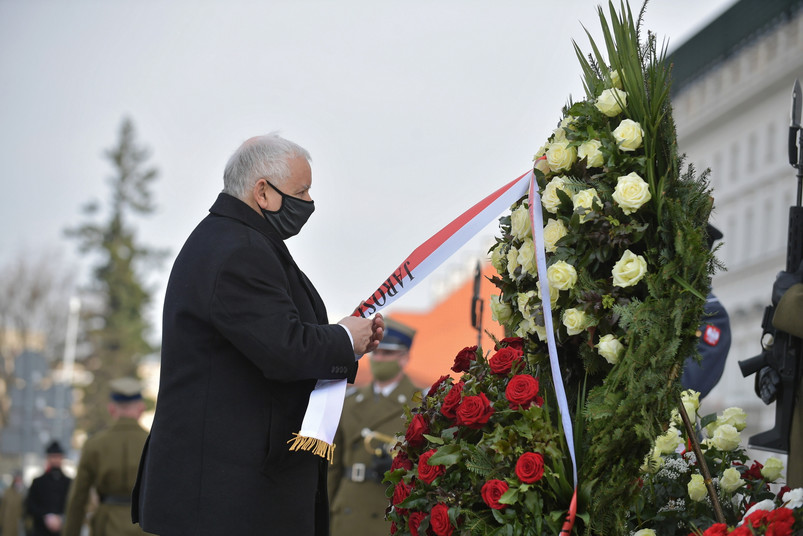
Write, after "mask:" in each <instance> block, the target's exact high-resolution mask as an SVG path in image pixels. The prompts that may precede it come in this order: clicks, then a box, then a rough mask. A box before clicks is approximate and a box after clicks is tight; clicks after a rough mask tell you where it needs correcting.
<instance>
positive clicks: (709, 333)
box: [703, 324, 720, 346]
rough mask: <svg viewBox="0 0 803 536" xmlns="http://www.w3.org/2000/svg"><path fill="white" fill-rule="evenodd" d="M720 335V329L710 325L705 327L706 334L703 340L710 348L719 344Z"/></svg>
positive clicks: (704, 333)
mask: <svg viewBox="0 0 803 536" xmlns="http://www.w3.org/2000/svg"><path fill="white" fill-rule="evenodd" d="M719 335H720V330H719V328H718V327H716V326H712V325H711V324H708V325H706V326H705V332H703V340H704V341H705V342H706V343H707V344H708V345H709V346H716V345H717V343H719Z"/></svg>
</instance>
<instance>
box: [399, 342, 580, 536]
mask: <svg viewBox="0 0 803 536" xmlns="http://www.w3.org/2000/svg"><path fill="white" fill-rule="evenodd" d="M452 370H453V371H454V372H457V373H460V374H461V376H460V379H459V380H458V381H455V380H454V379H453V378H452V377H451V376H443V377H441V378H440V380H439V381H438V382H436V383H435V385H433V386H432V388H430V390H429V392H428V393H427V394H426V395H425V396H424V398H423V400H422V401H421V404H420V406H418V407H417V408H415V409H412V410H408V413H407V418H408V423H409V424H408V427H407V430H406V433H405V437H404V440H403V441H402V442H401V443H400V445H399V448H398V450H397V454H396V456H395V458H394V460H393V465H392V467H391V470H390V472H389V473H388V474H387V475H386V481H388V482H390V483H391V487H390V488H389V489H388V494H389V497H390V499H391V509H390V511H389V514H388V516H389V519H390V520H391V521H392V525H391V534H411V535H413V536H418V535H421V536H423V535H425V534H434V535H436V536H450V535H453V534H466V535H468V534H497V533H498V534H505V533H509V534H517V535H540V534H544V533H547V534H558V533H559V531H560V527H561V524H562V523H563V517H564V516H565V515H566V510H565V509H566V507H567V505H568V504H569V502H570V500H571V496H572V487H571V484H570V482H571V473H570V472H567V470H568V471H570V470H571V468H570V467H566V466H565V465H564V449H565V444H564V443H563V439H562V435H561V433H560V430H559V429H557V428H556V427H555V426H553V424H552V419H551V418H550V415H549V408H548V407H547V401H546V400H548V398H547V399H546V400H545V398H544V397H543V396H542V393H541V391H540V382H539V377H538V371H537V369H536V368H535V367H533V366H532V364H531V363H528V362H527V359H526V358H525V356H524V351H523V341H522V339H520V338H506V339H503V340H502V341H500V342H499V343H498V344H497V346H496V348H495V350H494V352H493V353H489V355H488V356H487V357H486V356H485V355H483V352H482V350H481V349H478V348H477V347H476V346H471V347H467V348H464V349H463V350H461V351H460V352H459V353H458V354H457V356H456V357H455V361H454V365H453V366H452ZM509 531H512V532H509Z"/></svg>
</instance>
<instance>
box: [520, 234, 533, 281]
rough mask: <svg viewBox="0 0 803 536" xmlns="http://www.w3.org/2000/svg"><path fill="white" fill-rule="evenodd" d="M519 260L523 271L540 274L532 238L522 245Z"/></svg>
mask: <svg viewBox="0 0 803 536" xmlns="http://www.w3.org/2000/svg"><path fill="white" fill-rule="evenodd" d="M517 260H518V262H519V264H520V265H521V270H522V271H523V272H525V273H528V274H530V275H532V276H536V275H538V266H537V264H536V261H535V247H534V246H533V241H532V240H527V241H526V242H524V243H523V244H522V245H521V247H520V248H519V256H518V258H517Z"/></svg>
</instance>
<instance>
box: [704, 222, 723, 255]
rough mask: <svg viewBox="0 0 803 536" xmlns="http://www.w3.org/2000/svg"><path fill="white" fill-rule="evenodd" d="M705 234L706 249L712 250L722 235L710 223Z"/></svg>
mask: <svg viewBox="0 0 803 536" xmlns="http://www.w3.org/2000/svg"><path fill="white" fill-rule="evenodd" d="M706 232H707V234H708V249H711V248H713V247H714V242H716V241H717V240H722V237H723V236H724V235H723V234H722V231H720V230H719V229H717V228H716V227H714V226H713V225H711V224H710V223H709V224H708V225H707V227H706Z"/></svg>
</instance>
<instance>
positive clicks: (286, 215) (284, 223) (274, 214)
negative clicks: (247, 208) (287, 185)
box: [262, 180, 315, 240]
mask: <svg viewBox="0 0 803 536" xmlns="http://www.w3.org/2000/svg"><path fill="white" fill-rule="evenodd" d="M265 182H267V183H268V184H269V185H270V187H271V188H273V189H274V190H276V191H277V192H278V193H279V195H281V196H282V206H280V207H279V210H276V211H270V210H266V209H264V208H263V209H262V215H263V216H265V219H266V220H268V222H269V223H270V224H271V225H273V227H274V228H275V229H276V231H278V233H279V236H281V237H282V240H287V239H288V238H290V237H291V236H295V235H297V234H298V232H299V231H300V230H301V228H302V227H304V224H305V223H307V220H308V219H309V217H310V216H311V215H312V213H313V212H315V202H314V201H304V200H303V199H299V198H297V197H293V196H292V195H287V194H286V193H284V192H282V191H281V190H279V189H278V188H276V187H275V186H274V185H272V184H271V183H270V182H269V181H267V180H266V181H265Z"/></svg>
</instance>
